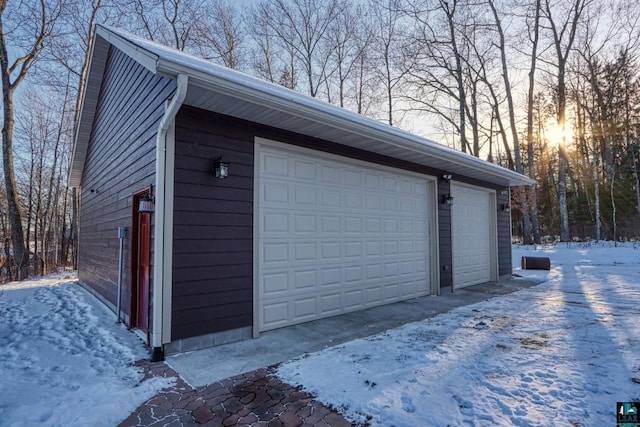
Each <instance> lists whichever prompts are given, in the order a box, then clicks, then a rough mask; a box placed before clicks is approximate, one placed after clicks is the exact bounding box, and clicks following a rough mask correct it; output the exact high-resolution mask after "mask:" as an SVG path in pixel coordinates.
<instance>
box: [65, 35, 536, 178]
mask: <svg viewBox="0 0 640 427" xmlns="http://www.w3.org/2000/svg"><path fill="white" fill-rule="evenodd" d="M96 34H97V35H98V36H100V37H102V38H103V39H104V40H106V41H107V42H108V43H111V44H113V45H114V46H115V47H117V48H118V49H120V50H122V51H123V52H124V53H126V54H127V55H129V56H130V57H131V58H133V59H134V60H136V61H138V62H139V63H140V64H142V65H143V66H145V68H147V69H148V70H149V71H151V72H153V73H155V74H161V75H166V76H171V77H175V76H176V75H178V74H186V75H188V76H189V83H190V85H192V86H197V87H200V88H202V89H205V90H208V91H211V92H212V94H213V93H219V94H224V95H227V96H230V97H232V98H235V99H239V100H243V101H246V102H248V103H250V104H253V105H259V106H262V107H264V108H265V109H269V110H273V111H278V112H282V113H286V114H287V115H288V116H290V117H297V118H300V119H304V120H307V121H312V122H314V123H317V124H318V125H321V126H322V127H323V128H326V129H327V130H329V129H336V130H341V131H344V132H348V133H350V134H351V135H358V136H362V137H363V138H366V139H368V140H372V141H376V142H379V143H383V144H385V145H387V146H394V147H397V148H400V149H402V150H405V151H407V152H414V153H420V154H423V155H427V156H429V157H430V158H432V159H434V160H440V161H446V162H451V163H455V164H456V166H457V167H456V169H457V170H449V169H450V168H449V169H447V171H446V172H449V173H453V174H454V178H455V175H465V171H471V170H473V171H476V172H478V173H480V174H482V177H483V180H484V181H486V182H488V183H491V184H495V185H500V186H515V185H532V184H534V183H535V181H534V180H532V179H530V178H528V177H526V176H524V175H522V174H519V173H517V172H514V171H511V170H509V169H506V168H503V167H500V166H498V165H495V164H492V163H489V162H487V161H484V160H482V159H479V158H477V157H474V156H471V155H468V154H465V153H462V152H459V151H456V150H454V149H452V148H449V147H446V146H444V145H441V144H438V143H436V142H433V141H430V140H427V139H425V138H422V137H419V136H417V135H413V134H411V133H408V132H405V131H403V130H401V129H398V128H395V127H391V126H388V125H385V124H383V123H381V122H378V121H375V120H373V119H369V118H367V117H364V116H361V115H359V114H356V113H353V112H350V111H347V110H345V109H342V108H340V107H337V106H335V105H332V104H329V103H326V102H323V101H320V100H317V99H315V98H311V97H308V96H306V95H302V94H300V93H298V92H295V91H292V90H289V89H287V88H284V87H282V86H279V85H275V84H272V83H269V82H266V81H263V80H260V79H257V78H255V77H252V76H249V75H247V74H244V73H241V72H238V71H235V70H231V69H228V68H225V67H222V66H219V65H216V64H213V63H211V62H209V61H206V60H204V59H201V58H196V57H193V56H191V55H188V54H186V53H184V52H181V51H178V50H175V49H172V48H169V47H166V46H162V45H159V44H157V43H154V42H151V41H148V40H145V39H142V38H139V37H136V36H133V35H131V34H128V33H125V32H122V31H119V30H115V29H111V28H107V27H104V26H97V27H96ZM102 67H104V64H102ZM101 75H102V74H100V76H101ZM90 77H93V78H97V77H98V76H97V75H94V74H92V75H91V76H90ZM93 84H94V85H95V84H99V83H96V82H93ZM93 108H95V106H93ZM83 116H84V114H83ZM272 126H273V127H278V124H277V123H274V124H272ZM309 136H314V135H312V134H310V135H309ZM318 138H322V136H318ZM334 142H337V143H340V141H334ZM74 158H75V154H74ZM77 166H78V165H75V164H74V165H73V166H72V169H73V168H75V167H77ZM427 166H430V167H432V168H435V169H439V168H438V166H437V162H435V163H434V162H430V164H427ZM70 183H71V185H73V184H74V183H75V184H76V185H79V179H78V180H75V179H74V180H73V181H71V180H70Z"/></svg>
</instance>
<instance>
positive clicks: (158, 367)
mask: <svg viewBox="0 0 640 427" xmlns="http://www.w3.org/2000/svg"><path fill="white" fill-rule="evenodd" d="M137 365H138V366H140V367H142V368H143V369H144V371H145V377H144V379H145V380H146V379H148V378H151V377H166V378H168V377H175V378H176V383H175V385H174V386H173V387H171V388H168V389H165V390H162V391H161V392H160V393H158V394H157V395H155V396H154V397H152V398H151V399H149V400H148V401H146V402H145V403H143V404H142V405H141V406H140V407H139V408H138V409H136V411H135V412H134V413H132V414H131V415H130V416H129V417H128V418H127V419H126V420H124V421H123V422H122V423H121V424H120V426H121V427H141V426H171V427H174V426H175V427H179V426H185V427H187V426H207V427H214V426H225V427H227V426H252V427H257V426H264V427H279V426H286V427H289V426H304V427H311V426H318V427H320V426H322V427H325V426H331V427H347V426H351V423H349V422H348V421H346V420H345V419H344V418H343V417H342V416H341V415H340V414H338V413H336V412H335V411H333V410H331V409H330V408H327V407H326V406H324V405H322V404H321V403H320V402H318V401H316V400H314V399H313V397H312V396H310V395H309V394H307V393H305V392H303V391H301V390H300V389H298V388H296V387H293V386H291V385H289V384H286V383H283V382H282V381H280V380H279V379H278V378H277V377H276V376H275V375H273V374H272V373H271V372H270V371H269V370H268V369H259V370H257V371H253V372H248V373H246V374H241V375H237V376H235V377H232V378H228V379H225V380H222V381H218V382H215V383H213V384H209V385H207V386H204V387H199V388H196V389H194V388H192V387H190V386H189V385H188V384H187V383H185V382H184V381H183V380H182V379H181V378H180V376H179V375H178V374H177V373H176V372H175V371H174V370H173V369H171V368H170V367H169V366H167V365H166V364H165V363H162V362H155V363H154V362H150V361H141V362H139V363H138V364H137Z"/></svg>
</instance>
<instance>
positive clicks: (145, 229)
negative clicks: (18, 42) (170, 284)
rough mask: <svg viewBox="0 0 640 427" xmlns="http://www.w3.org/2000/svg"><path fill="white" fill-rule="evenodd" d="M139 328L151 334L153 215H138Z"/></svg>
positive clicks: (137, 311)
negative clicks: (150, 300) (150, 278)
mask: <svg viewBox="0 0 640 427" xmlns="http://www.w3.org/2000/svg"><path fill="white" fill-rule="evenodd" d="M138 217H139V223H138V289H137V296H138V298H137V308H136V315H137V319H138V321H137V325H136V326H137V327H138V329H141V330H143V331H144V332H147V333H148V332H149V268H150V258H151V248H150V245H151V214H149V213H141V214H139V215H138Z"/></svg>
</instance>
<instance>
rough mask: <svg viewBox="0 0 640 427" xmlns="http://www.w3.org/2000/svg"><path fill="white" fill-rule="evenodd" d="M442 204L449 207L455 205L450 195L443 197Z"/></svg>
mask: <svg viewBox="0 0 640 427" xmlns="http://www.w3.org/2000/svg"><path fill="white" fill-rule="evenodd" d="M442 204H443V205H447V206H451V205H453V196H452V195H451V194H449V193H447V194H445V195H444V196H442Z"/></svg>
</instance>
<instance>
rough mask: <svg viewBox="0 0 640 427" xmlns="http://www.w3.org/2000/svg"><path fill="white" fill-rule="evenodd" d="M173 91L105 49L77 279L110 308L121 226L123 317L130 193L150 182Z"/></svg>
mask: <svg viewBox="0 0 640 427" xmlns="http://www.w3.org/2000/svg"><path fill="white" fill-rule="evenodd" d="M174 90H175V82H174V81H173V80H171V79H168V78H164V77H158V76H155V75H153V74H152V73H150V72H149V71H147V70H146V69H145V68H143V67H142V66H141V65H139V64H138V63H137V62H135V61H133V60H132V59H131V58H129V57H128V56H126V55H125V54H123V53H122V52H121V51H119V50H117V49H115V48H113V47H112V48H111V50H110V52H109V58H108V60H107V64H106V68H105V72H104V76H103V81H102V88H101V90H100V98H99V101H98V105H97V109H96V115H95V119H94V123H93V131H92V135H91V139H90V141H89V148H88V152H87V160H86V163H85V167H84V173H83V176H82V182H81V194H80V197H81V209H80V233H79V253H78V276H79V279H80V280H81V281H82V282H84V283H85V284H86V285H88V286H89V287H91V288H92V289H93V290H94V291H96V292H97V293H98V294H99V295H101V296H102V297H104V298H105V299H106V300H107V301H109V302H110V303H112V304H114V305H115V304H116V297H117V282H118V244H119V242H118V237H117V230H118V227H121V226H125V227H127V228H128V233H127V238H126V240H125V254H124V277H123V279H124V280H123V293H122V296H123V298H122V308H123V311H124V312H126V313H127V314H128V312H129V306H130V294H131V253H130V250H131V226H132V218H131V212H132V206H131V202H132V193H133V192H134V191H137V190H140V189H142V188H143V187H146V186H149V185H151V184H154V179H155V138H156V132H157V129H158V124H159V121H160V118H161V117H162V114H163V112H164V102H165V100H166V99H167V98H168V97H169V96H170V95H171V94H172V93H173V91H174ZM91 190H93V192H92V191H91ZM152 229H153V224H152Z"/></svg>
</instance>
